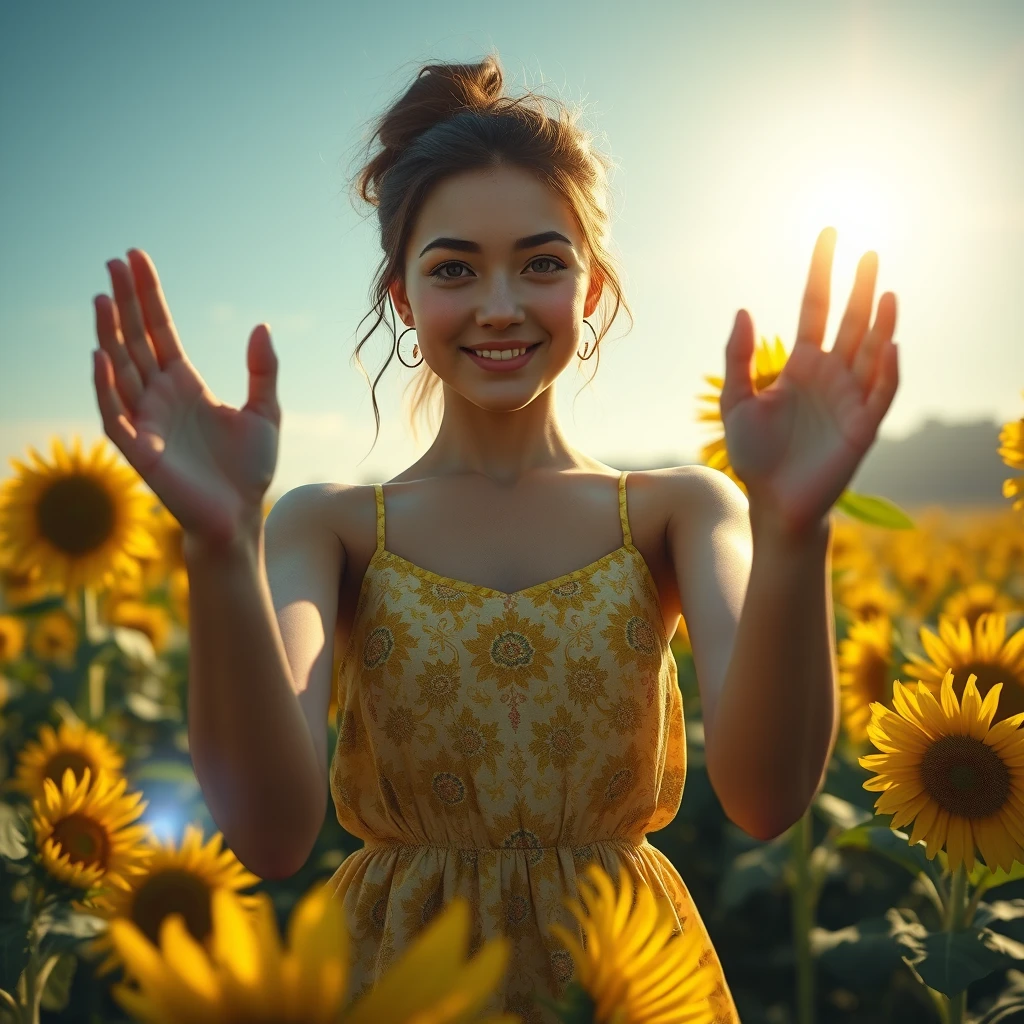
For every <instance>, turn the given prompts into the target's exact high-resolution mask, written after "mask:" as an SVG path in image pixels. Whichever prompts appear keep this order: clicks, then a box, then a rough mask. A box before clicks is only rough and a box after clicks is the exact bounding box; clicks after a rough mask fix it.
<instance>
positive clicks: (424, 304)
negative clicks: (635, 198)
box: [390, 166, 601, 411]
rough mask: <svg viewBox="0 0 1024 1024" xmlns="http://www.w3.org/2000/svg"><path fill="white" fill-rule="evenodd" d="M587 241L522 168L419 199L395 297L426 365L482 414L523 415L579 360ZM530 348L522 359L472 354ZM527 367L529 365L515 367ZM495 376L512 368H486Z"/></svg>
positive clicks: (450, 181) (588, 307) (473, 178)
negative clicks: (521, 412) (498, 359)
mask: <svg viewBox="0 0 1024 1024" xmlns="http://www.w3.org/2000/svg"><path fill="white" fill-rule="evenodd" d="M585 259H586V256H585V254H584V251H583V246H582V236H581V233H580V230H579V228H578V226H577V224H576V221H575V218H574V217H573V216H572V214H571V212H570V210H569V209H568V207H567V206H566V205H565V203H564V202H563V201H562V200H561V199H560V198H559V197H558V196H556V195H555V194H554V193H553V192H552V191H551V190H550V189H548V188H547V187H546V186H545V185H543V184H542V183H541V182H540V181H538V180H537V179H536V178H535V177H534V176H533V175H531V174H529V173H528V172H526V171H523V170H521V169H519V168H514V167H505V166H502V167H495V168H491V169H488V170H486V171H467V172H465V173H462V174H458V175H455V176H453V177H450V178H447V179H445V180H444V181H442V182H440V183H439V184H438V185H437V186H436V188H435V189H434V190H433V191H432V192H431V193H430V195H429V196H428V197H427V199H426V201H425V202H424V204H423V206H422V208H421V210H420V214H419V217H418V219H417V222H416V225H415V228H414V229H413V232H412V236H411V238H410V239H409V242H408V245H407V247H406V251H405V275H406V276H405V283H404V284H403V283H402V282H396V283H394V284H392V286H391V289H390V291H391V299H392V301H393V302H394V304H395V309H396V310H397V311H398V314H399V316H400V317H401V318H402V320H403V322H404V323H405V325H406V326H407V327H412V326H415V328H416V331H415V335H413V332H410V333H409V334H407V335H406V336H405V338H404V339H403V340H402V346H401V352H402V357H403V358H404V359H405V360H406V361H408V362H411V361H412V355H411V353H412V338H413V337H415V339H416V343H417V344H418V345H419V349H420V352H421V353H422V354H423V359H424V360H425V362H426V364H427V365H428V366H429V367H430V369H431V370H433V371H434V373H436V374H437V375H438V376H439V377H440V378H441V379H442V380H443V381H444V383H445V384H446V385H448V386H449V387H451V388H453V389H454V390H455V391H457V392H458V393H459V394H461V395H463V396H464V397H465V398H467V399H468V400H469V401H471V402H473V403H474V404H475V405H478V406H480V407H481V408H485V409H491V410H494V411H499V410H509V411H511V410H514V409H519V408H522V407H523V406H525V405H527V404H528V403H529V402H530V401H532V400H533V399H534V398H535V397H536V396H537V395H538V394H540V393H541V392H543V391H544V390H545V389H546V388H548V387H549V386H550V385H551V383H552V382H553V381H554V380H555V379H556V378H557V377H558V375H559V374H560V373H561V372H562V370H564V369H565V367H566V366H567V365H568V364H569V363H570V362H572V360H574V359H575V358H576V351H577V349H578V348H579V347H580V346H581V344H582V341H583V340H588V341H590V342H591V344H593V335H592V334H591V332H590V329H589V328H588V327H586V326H585V325H584V324H583V318H584V317H586V316H589V315H590V314H591V313H592V312H593V310H594V309H595V307H596V306H597V302H598V299H599V298H600V295H601V281H600V280H599V279H598V278H596V277H595V279H594V280H591V277H590V273H589V270H588V267H587V264H586V262H585ZM511 342H514V343H515V346H514V347H515V348H518V349H522V348H530V349H531V351H529V352H528V353H527V354H526V359H525V361H524V360H523V359H521V358H517V359H514V360H512V361H511V363H505V362H493V361H489V360H485V358H484V357H480V356H476V355H473V354H471V352H470V351H469V350H471V349H476V350H484V351H491V352H494V351H495V350H496V349H499V348H510V347H512V346H510V345H509V343H511ZM517 364H522V365H517ZM488 367H507V368H503V369H500V370H499V369H489V368H488Z"/></svg>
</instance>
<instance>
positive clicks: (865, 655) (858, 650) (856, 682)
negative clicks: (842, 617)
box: [838, 616, 892, 743]
mask: <svg viewBox="0 0 1024 1024" xmlns="http://www.w3.org/2000/svg"><path fill="white" fill-rule="evenodd" d="M891 658H892V622H891V621H890V619H889V618H888V617H886V616H879V617H877V618H873V619H865V620H858V621H854V622H852V623H851V624H850V629H849V632H848V633H847V635H846V637H845V639H843V640H840V641H839V657H838V665H839V694H840V698H841V702H842V713H843V725H844V727H845V728H846V734H847V736H849V737H850V739H851V740H852V741H853V742H854V743H863V742H864V741H865V740H866V739H867V738H868V722H869V721H870V720H871V705H872V704H873V703H875V702H878V703H880V704H885V705H886V706H887V707H889V706H891V705H892V697H891V693H890V689H889V680H890V679H891V673H890V671H889V663H890V660H891Z"/></svg>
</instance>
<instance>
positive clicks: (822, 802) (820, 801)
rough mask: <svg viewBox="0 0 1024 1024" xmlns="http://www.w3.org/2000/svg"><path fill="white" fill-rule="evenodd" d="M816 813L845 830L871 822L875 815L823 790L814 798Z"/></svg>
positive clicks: (828, 822)
mask: <svg viewBox="0 0 1024 1024" xmlns="http://www.w3.org/2000/svg"><path fill="white" fill-rule="evenodd" d="M813 806H814V810H815V813H816V814H817V815H818V817H820V818H821V819H822V820H823V821H825V822H826V823H827V824H829V825H832V826H834V827H835V828H841V829H843V830H844V831H845V830H848V829H851V828H856V827H857V826H858V825H864V824H866V823H867V822H869V821H870V820H871V819H872V818H873V817H874V815H873V814H871V813H870V811H865V810H864V809H863V808H861V807H855V806H854V805H853V804H851V803H850V802H849V800H842V799H840V798H839V797H838V796H835V795H834V794H832V793H826V792H824V791H823V792H821V793H819V794H818V795H817V796H816V797H815V798H814V805H813Z"/></svg>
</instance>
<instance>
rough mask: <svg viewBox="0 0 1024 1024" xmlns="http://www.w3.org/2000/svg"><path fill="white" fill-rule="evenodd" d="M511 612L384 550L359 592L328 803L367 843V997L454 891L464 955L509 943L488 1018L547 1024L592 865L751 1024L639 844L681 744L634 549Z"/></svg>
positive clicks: (666, 667)
mask: <svg viewBox="0 0 1024 1024" xmlns="http://www.w3.org/2000/svg"><path fill="white" fill-rule="evenodd" d="M626 476H627V474H626V473H625V472H623V473H622V474H621V475H620V477H619V516H620V519H621V521H622V534H623V544H622V546H621V547H620V548H618V549H617V550H616V551H612V552H611V553H609V554H607V555H605V556H604V557H603V558H599V559H598V560H597V561H595V562H592V563H591V564H590V565H587V566H584V567H583V568H582V569H577V570H575V571H574V572H570V573H566V574H565V575H563V576H559V577H557V578H556V579H553V580H548V581H547V582H545V583H538V584H536V585H535V586H532V587H527V588H526V589H525V590H520V591H518V592H516V593H514V594H505V593H502V592H501V591H498V590H492V589H490V588H488V587H480V586H476V585H474V584H471V583H465V582H463V581H461V580H455V579H450V578H448V577H446V576H440V575H438V574H437V573H434V572H430V571H429V570H427V569H423V568H421V567H420V566H418V565H414V564H413V563H412V562H410V561H408V560H407V559H405V558H402V557H401V556H399V555H396V554H394V553H392V552H390V551H388V550H387V548H386V547H385V545H384V494H383V488H382V485H380V484H375V485H374V487H375V490H376V500H377V547H376V550H375V551H374V553H373V556H372V558H371V559H370V563H369V566H368V567H367V570H366V574H365V576H364V578H363V581H362V584H361V586H360V592H359V597H358V600H357V604H356V609H355V616H354V620H353V626H352V630H351V634H350V639H349V642H348V645H347V649H346V651H345V653H344V655H343V657H342V660H341V662H340V668H339V672H338V680H337V682H338V695H337V699H338V710H337V716H336V722H337V726H338V739H337V745H336V747H335V750H334V754H333V757H332V759H331V767H330V786H331V796H332V798H333V800H334V805H335V809H336V812H337V816H338V821H339V822H340V823H341V825H342V827H343V828H345V829H346V830H347V831H348V832H350V833H352V834H353V835H355V836H358V837H360V838H361V839H363V841H364V846H363V848H362V849H359V850H356V851H355V852H353V853H351V854H350V855H349V856H348V857H347V858H346V859H345V860H344V861H343V862H342V863H341V864H340V865H339V866H338V869H337V870H336V871H335V873H334V875H333V876H332V878H331V879H330V882H329V883H328V884H329V885H331V886H333V887H334V889H333V891H334V894H335V896H336V897H337V898H339V899H341V900H343V901H344V907H345V911H346V916H347V919H348V922H349V932H350V935H351V936H352V946H351V949H352V965H351V974H350V984H349V993H350V995H351V996H353V997H358V996H359V995H361V994H362V993H363V992H364V991H366V990H367V989H368V988H369V987H371V986H372V985H373V984H374V982H375V981H376V980H377V978H379V977H380V976H381V975H382V974H384V973H385V972H386V971H387V970H388V968H389V966H391V965H392V964H393V963H394V962H395V960H396V959H397V958H398V957H399V956H400V955H401V954H402V952H403V950H404V949H405V948H406V947H407V946H408V945H409V944H410V942H411V941H412V940H413V938H414V937H415V936H416V935H417V933H418V932H420V931H421V930H422V929H423V928H424V926H425V925H426V924H427V923H428V922H429V921H430V919H431V918H432V917H433V916H434V915H435V914H436V913H437V912H438V911H439V910H440V909H441V908H442V907H443V906H444V905H445V904H446V903H447V902H448V901H449V900H450V899H451V898H452V897H453V896H455V895H461V896H464V897H465V898H466V899H467V900H468V902H469V905H470V908H471V920H472V926H471V927H472V933H471V940H470V955H471V956H472V955H473V954H475V952H476V951H477V949H478V948H479V947H480V945H481V944H482V943H483V942H484V941H486V940H487V939H489V938H493V937H495V936H498V935H505V936H507V937H508V938H509V939H510V940H511V943H512V954H511V957H510V960H509V967H508V970H507V972H506V976H505V979H504V983H503V985H502V986H499V988H498V989H497V991H496V992H495V994H494V999H493V1002H492V1003H491V1004H489V1005H488V1007H487V1010H488V1011H489V1012H492V1013H497V1012H502V1011H504V1012H511V1013H518V1014H519V1015H520V1017H521V1019H522V1021H523V1022H524V1024H553V1015H552V1014H551V1013H550V1011H548V1010H546V1009H544V1008H543V1007H540V1006H538V1005H537V1004H535V1003H534V1000H533V994H534V993H535V992H538V993H541V994H543V995H545V996H546V997H548V998H550V999H553V1000H557V999H558V998H560V997H561V995H562V993H563V991H564V989H565V987H566V985H567V984H568V983H569V981H570V980H571V979H572V978H573V976H574V963H573V960H572V957H571V956H570V954H569V953H568V951H567V950H565V949H564V948H563V947H562V946H561V945H560V943H559V942H558V941H556V940H555V939H554V937H553V936H552V935H551V934H550V933H549V931H548V928H547V926H548V925H549V924H550V923H551V922H554V921H558V922H560V923H561V924H562V925H563V926H564V927H566V928H568V929H569V930H570V932H571V933H572V934H574V935H577V936H579V938H580V941H581V943H582V932H581V929H580V926H579V923H578V922H577V921H576V919H575V918H574V917H573V916H572V915H571V914H570V913H569V911H568V910H567V909H566V908H565V906H564V904H563V900H564V899H565V898H574V897H576V896H577V895H578V893H579V890H578V887H577V876H578V875H579V874H580V873H581V872H582V871H583V869H584V867H585V866H586V864H587V863H588V862H589V861H597V862H599V863H600V864H601V866H602V867H604V868H605V870H607V871H608V872H609V874H610V875H611V877H612V879H613V880H614V879H616V878H617V877H618V874H619V871H620V870H623V869H625V870H628V871H629V872H630V873H631V874H632V876H633V878H634V879H635V880H637V882H639V880H642V881H643V882H644V883H645V884H646V885H648V886H650V888H651V889H652V890H653V892H654V894H655V896H656V897H657V898H658V899H667V900H670V901H671V904H672V906H673V908H674V910H675V915H676V918H677V920H678V922H679V927H680V928H698V929H699V930H700V931H701V933H702V935H703V937H704V939H703V945H704V951H703V956H702V958H701V962H702V963H707V962H709V961H710V962H714V964H715V965H716V968H717V971H718V974H719V976H720V982H719V986H718V989H717V992H716V995H715V997H714V999H715V1007H716V1009H717V1011H718V1016H717V1017H716V1024H738V1022H739V1016H738V1015H737V1013H736V1008H735V1005H734V1003H733V1000H732V996H731V994H730V992H729V987H728V985H727V983H726V980H725V976H724V973H723V972H722V968H721V964H720V962H719V960H718V957H717V954H716V952H715V949H714V947H713V946H712V944H711V941H710V939H709V937H708V934H707V929H706V928H705V926H704V923H703V921H702V920H701V917H700V915H699V913H698V912H697V908H696V906H695V905H694V903H693V900H692V899H691V897H690V894H689V892H688V890H687V888H686V885H685V884H684V883H683V880H682V878H681V877H680V876H679V874H678V872H677V871H676V870H675V868H674V867H673V866H672V864H671V862H670V861H669V860H668V858H667V857H665V855H664V854H663V853H661V852H660V851H659V850H658V849H656V848H655V847H654V846H652V845H651V844H650V843H648V842H647V839H646V833H648V832H654V831H656V830H658V829H660V828H663V827H664V826H665V825H667V824H668V823H669V822H670V821H671V820H672V819H673V818H674V817H675V815H676V812H677V811H678V809H679V804H680V801H681V799H682V794H683V783H684V780H685V778H686V740H685V734H684V729H683V707H682V698H681V695H680V691H679V685H678V679H677V675H676V663H675V658H674V656H673V654H672V651H671V649H670V647H669V639H670V638H668V637H666V636H665V635H664V634H665V630H664V626H663V619H662V613H661V608H660V604H659V600H658V592H657V588H656V587H655V584H654V581H653V578H652V576H651V573H650V570H649V568H648V566H647V563H646V562H645V561H644V558H643V556H642V555H641V554H640V552H639V551H638V550H637V548H635V547H634V546H633V542H632V535H631V533H630V529H629V518H628V516H627V513H626Z"/></svg>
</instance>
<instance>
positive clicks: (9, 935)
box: [0, 920, 28, 992]
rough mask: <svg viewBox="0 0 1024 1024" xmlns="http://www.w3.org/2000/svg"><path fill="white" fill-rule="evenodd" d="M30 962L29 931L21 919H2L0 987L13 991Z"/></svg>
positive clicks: (0, 933)
mask: <svg viewBox="0 0 1024 1024" xmlns="http://www.w3.org/2000/svg"><path fill="white" fill-rule="evenodd" d="M27 963H28V933H27V931H26V928H25V926H24V925H23V924H22V923H21V922H20V921H14V920H6V921H3V920H0V988H2V989H3V990H4V991H5V992H13V991H14V989H15V986H16V985H17V984H18V979H19V978H20V977H21V972H22V971H23V970H24V969H25V965H26V964H27Z"/></svg>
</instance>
